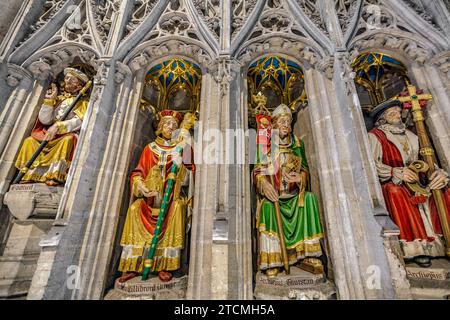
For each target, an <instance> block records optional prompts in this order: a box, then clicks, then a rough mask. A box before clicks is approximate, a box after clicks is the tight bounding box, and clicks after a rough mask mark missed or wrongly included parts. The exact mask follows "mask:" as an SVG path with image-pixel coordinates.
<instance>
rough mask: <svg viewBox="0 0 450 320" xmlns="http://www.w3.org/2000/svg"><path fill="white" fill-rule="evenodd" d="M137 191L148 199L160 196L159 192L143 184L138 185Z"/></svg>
mask: <svg viewBox="0 0 450 320" xmlns="http://www.w3.org/2000/svg"><path fill="white" fill-rule="evenodd" d="M137 189H138V192H139V193H140V194H142V195H143V196H144V197H146V198H151V197H156V196H157V195H158V192H157V191H154V190H149V189H147V187H146V186H144V185H143V184H138V186H137Z"/></svg>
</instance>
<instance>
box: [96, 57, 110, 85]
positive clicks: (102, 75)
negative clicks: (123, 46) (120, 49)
mask: <svg viewBox="0 0 450 320" xmlns="http://www.w3.org/2000/svg"><path fill="white" fill-rule="evenodd" d="M108 71H109V67H108V65H107V62H106V61H100V62H99V63H98V68H97V73H96V74H95V77H94V84H95V85H97V86H98V85H102V86H104V85H105V84H106V82H107V80H108Z"/></svg>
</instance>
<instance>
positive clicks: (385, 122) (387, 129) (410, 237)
mask: <svg viewBox="0 0 450 320" xmlns="http://www.w3.org/2000/svg"><path fill="white" fill-rule="evenodd" d="M431 99H432V96H431V95H430V94H424V93H423V91H422V90H418V89H416V87H414V86H412V85H408V86H407V91H406V92H402V93H400V95H399V96H398V97H395V98H393V99H391V100H388V101H385V102H383V103H381V104H379V105H378V106H376V107H375V108H374V109H373V110H372V112H371V114H370V115H371V117H372V118H373V120H374V122H375V128H374V129H372V130H371V131H370V132H369V142H370V145H371V149H372V155H373V158H374V161H375V166H376V169H377V174H378V177H379V179H380V183H381V188H382V191H383V196H384V199H385V202H386V207H387V209H388V211H389V214H390V216H391V218H392V220H393V221H394V222H395V224H396V225H397V226H398V227H399V229H400V236H399V239H400V244H401V247H402V250H403V256H404V258H405V259H406V260H410V259H413V260H414V262H416V263H417V264H418V265H420V266H422V267H429V266H431V258H437V257H443V256H447V257H450V229H449V220H450V190H449V188H448V182H449V175H448V173H447V172H445V171H444V170H442V169H440V168H438V166H437V162H436V161H435V157H434V150H433V148H432V145H431V142H430V139H429V137H428V134H427V131H426V127H425V115H424V112H423V109H424V108H425V107H426V106H427V102H428V101H430V100H431ZM405 109H406V110H410V112H411V114H412V119H413V121H414V124H415V128H416V132H417V134H415V133H414V132H412V131H410V130H408V128H407V127H406V125H405V123H404V122H403V121H402V110H405ZM419 158H420V159H419Z"/></svg>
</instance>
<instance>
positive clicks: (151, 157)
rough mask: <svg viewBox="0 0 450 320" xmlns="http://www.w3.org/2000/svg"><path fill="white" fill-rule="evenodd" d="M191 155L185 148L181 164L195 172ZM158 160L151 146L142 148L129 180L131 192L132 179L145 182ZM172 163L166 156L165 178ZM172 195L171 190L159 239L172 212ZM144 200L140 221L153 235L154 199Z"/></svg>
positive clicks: (165, 148)
mask: <svg viewBox="0 0 450 320" xmlns="http://www.w3.org/2000/svg"><path fill="white" fill-rule="evenodd" d="M155 144H157V142H156V141H155ZM157 145H158V146H159V147H160V148H161V149H163V150H168V151H170V150H171V149H174V148H175V147H174V146H172V147H171V146H164V145H162V144H157ZM192 155H193V151H192V148H190V147H188V148H185V150H184V151H183V163H184V165H185V166H186V168H187V169H188V170H191V171H193V172H195V165H194V161H193V157H192ZM159 159H160V155H158V154H157V153H156V152H154V150H152V148H151V144H149V145H147V146H146V147H145V148H144V150H143V151H142V155H141V158H140V160H139V163H138V165H137V167H136V168H135V169H134V170H133V172H132V173H131V179H130V181H131V190H133V178H134V177H137V176H140V177H142V178H143V179H144V180H145V179H146V178H147V175H148V174H149V173H150V170H151V169H152V167H153V166H155V165H158V162H159ZM172 163H173V161H172V156H171V155H168V156H167V159H166V161H165V163H164V172H165V176H166V177H167V175H168V174H169V173H170V170H171V168H172ZM166 185H167V180H166V181H165V183H164V187H163V190H165V189H166ZM173 195H174V194H173V190H172V193H171V195H170V198H169V202H168V206H167V208H168V210H167V215H166V217H165V218H164V222H163V225H162V228H161V233H160V235H161V237H162V236H163V234H164V231H165V230H166V226H167V221H169V220H170V214H171V212H172V210H171V206H172V199H173ZM144 200H145V201H142V202H141V221H142V224H143V225H144V227H145V228H146V229H147V231H148V232H149V233H150V234H154V230H155V227H156V222H157V221H158V216H157V215H154V216H152V207H153V202H154V198H153V197H152V198H144Z"/></svg>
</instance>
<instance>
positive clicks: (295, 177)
mask: <svg viewBox="0 0 450 320" xmlns="http://www.w3.org/2000/svg"><path fill="white" fill-rule="evenodd" d="M283 177H284V179H285V180H286V181H287V182H288V183H300V182H301V181H302V176H301V175H300V174H299V173H297V172H290V173H286V172H283Z"/></svg>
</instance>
